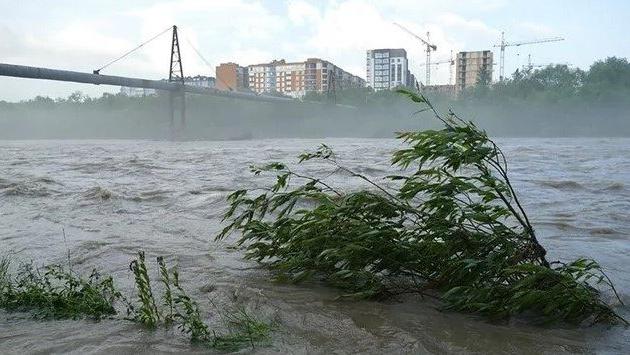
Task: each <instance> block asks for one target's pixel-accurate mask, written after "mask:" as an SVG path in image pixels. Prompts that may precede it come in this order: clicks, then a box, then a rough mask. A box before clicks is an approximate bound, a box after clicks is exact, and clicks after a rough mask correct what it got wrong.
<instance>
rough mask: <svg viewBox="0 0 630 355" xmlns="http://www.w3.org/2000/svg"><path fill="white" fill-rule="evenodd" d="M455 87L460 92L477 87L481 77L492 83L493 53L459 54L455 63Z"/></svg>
mask: <svg viewBox="0 0 630 355" xmlns="http://www.w3.org/2000/svg"><path fill="white" fill-rule="evenodd" d="M455 65H456V67H455V87H456V88H457V90H458V91H461V90H464V89H466V88H469V87H471V86H475V85H476V84H477V81H478V80H479V79H480V77H481V75H486V80H488V83H490V82H492V65H493V58H492V52H491V51H475V52H459V53H457V60H456V62H455Z"/></svg>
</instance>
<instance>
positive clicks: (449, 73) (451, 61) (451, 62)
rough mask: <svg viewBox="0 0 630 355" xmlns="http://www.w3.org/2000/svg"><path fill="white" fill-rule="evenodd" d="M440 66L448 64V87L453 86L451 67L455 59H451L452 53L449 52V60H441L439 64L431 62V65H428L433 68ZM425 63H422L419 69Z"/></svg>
mask: <svg viewBox="0 0 630 355" xmlns="http://www.w3.org/2000/svg"><path fill="white" fill-rule="evenodd" d="M440 64H449V69H448V75H449V77H448V83H449V85H452V84H453V67H454V66H455V59H454V58H453V51H452V50H451V58H450V59H448V60H441V61H439V62H431V64H429V65H434V66H436V67H437V66H438V65H440ZM426 65H427V63H422V64H420V67H422V66H426Z"/></svg>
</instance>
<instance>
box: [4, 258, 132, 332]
mask: <svg viewBox="0 0 630 355" xmlns="http://www.w3.org/2000/svg"><path fill="white" fill-rule="evenodd" d="M10 266H11V263H10V262H9V260H8V259H7V258H3V259H2V260H1V261H0V308H2V309H5V310H7V311H10V312H29V313H31V314H32V315H33V317H35V318H40V319H78V318H91V319H96V320H98V319H101V318H103V317H109V316H113V315H115V314H116V309H115V308H114V305H115V302H116V301H117V300H118V299H119V298H120V297H121V294H120V292H118V291H117V290H116V289H115V288H114V283H113V280H112V278H111V277H105V278H103V277H101V275H100V274H99V273H98V272H96V271H95V270H94V271H92V273H91V274H90V276H89V277H88V278H83V277H81V276H78V275H76V274H74V273H73V272H71V271H69V270H66V269H65V268H64V267H62V266H60V265H49V266H45V267H43V268H42V269H36V268H34V266H33V265H32V264H24V265H22V266H21V268H20V271H19V272H18V273H17V275H16V276H12V275H10V273H9V269H10Z"/></svg>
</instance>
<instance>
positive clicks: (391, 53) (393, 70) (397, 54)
mask: <svg viewBox="0 0 630 355" xmlns="http://www.w3.org/2000/svg"><path fill="white" fill-rule="evenodd" d="M366 79H367V86H369V87H371V88H372V89H374V90H376V91H379V90H391V89H395V88H397V87H401V86H408V87H415V81H416V80H415V77H414V76H413V75H412V74H411V73H410V72H409V61H408V60H407V51H406V50H404V49H402V48H394V49H391V48H388V49H370V50H368V51H367V55H366Z"/></svg>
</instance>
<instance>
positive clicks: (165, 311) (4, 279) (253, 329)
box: [0, 251, 271, 351]
mask: <svg viewBox="0 0 630 355" xmlns="http://www.w3.org/2000/svg"><path fill="white" fill-rule="evenodd" d="M157 264H158V270H159V275H160V286H161V287H159V288H160V289H161V290H162V296H161V299H162V303H159V302H156V298H155V296H154V289H153V287H152V284H151V279H150V277H149V270H148V268H147V265H146V260H145V254H144V252H142V251H140V252H138V257H137V258H136V259H134V260H133V261H132V262H131V263H130V265H129V268H130V270H131V271H132V272H133V275H134V281H135V287H136V299H137V301H136V302H135V304H132V303H130V302H128V301H127V299H126V298H125V297H123V295H122V294H121V293H120V292H119V291H117V290H116V288H115V287H114V281H113V279H112V277H102V276H101V275H100V274H99V273H98V272H96V271H95V270H94V271H93V272H92V273H91V274H90V276H89V277H88V278H83V277H81V276H78V275H76V274H75V273H73V272H72V271H68V270H66V269H65V268H63V267H62V266H59V265H48V266H44V267H42V268H41V269H37V268H35V267H34V266H33V265H32V264H24V265H22V266H21V267H20V269H19V272H18V273H17V274H16V276H12V275H11V273H10V271H11V262H10V260H9V259H8V258H7V257H3V258H1V259H0V309H4V310H6V311H9V312H28V313H30V314H31V315H32V316H33V317H34V318H37V319H80V318H90V319H94V320H100V319H101V318H103V317H108V316H114V315H116V314H117V310H116V303H118V302H121V303H122V304H124V305H125V306H126V307H127V314H128V315H129V316H130V317H128V318H126V319H128V320H131V321H134V322H137V323H139V324H142V325H143V326H145V327H147V328H149V329H156V328H158V327H165V328H170V327H172V326H177V328H178V329H180V330H181V331H182V332H183V333H184V334H186V335H187V336H188V337H189V338H190V340H191V341H192V342H194V343H198V344H201V345H203V346H208V347H211V348H216V349H221V350H224V351H235V350H239V349H241V348H243V347H250V346H251V347H254V346H255V345H261V344H263V341H266V340H268V339H270V337H269V333H270V331H271V327H270V326H269V325H268V324H266V323H264V322H262V321H260V320H258V319H257V318H255V317H253V316H252V315H250V314H249V313H247V312H246V311H245V310H244V309H238V310H233V311H229V312H227V313H220V314H221V315H222V320H223V321H224V325H225V327H226V329H227V332H226V333H217V332H216V331H214V330H212V331H211V330H210V327H209V326H208V325H207V324H206V323H205V322H204V320H203V317H202V316H201V312H200V310H199V306H198V305H197V302H195V301H194V300H193V299H192V298H191V297H190V296H188V294H187V293H186V291H185V290H184V288H183V287H182V286H181V284H180V280H179V273H178V272H177V270H173V271H169V269H168V267H167V265H166V263H165V261H164V258H163V257H158V258H157ZM158 291H159V290H158ZM158 304H159V306H158Z"/></svg>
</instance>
